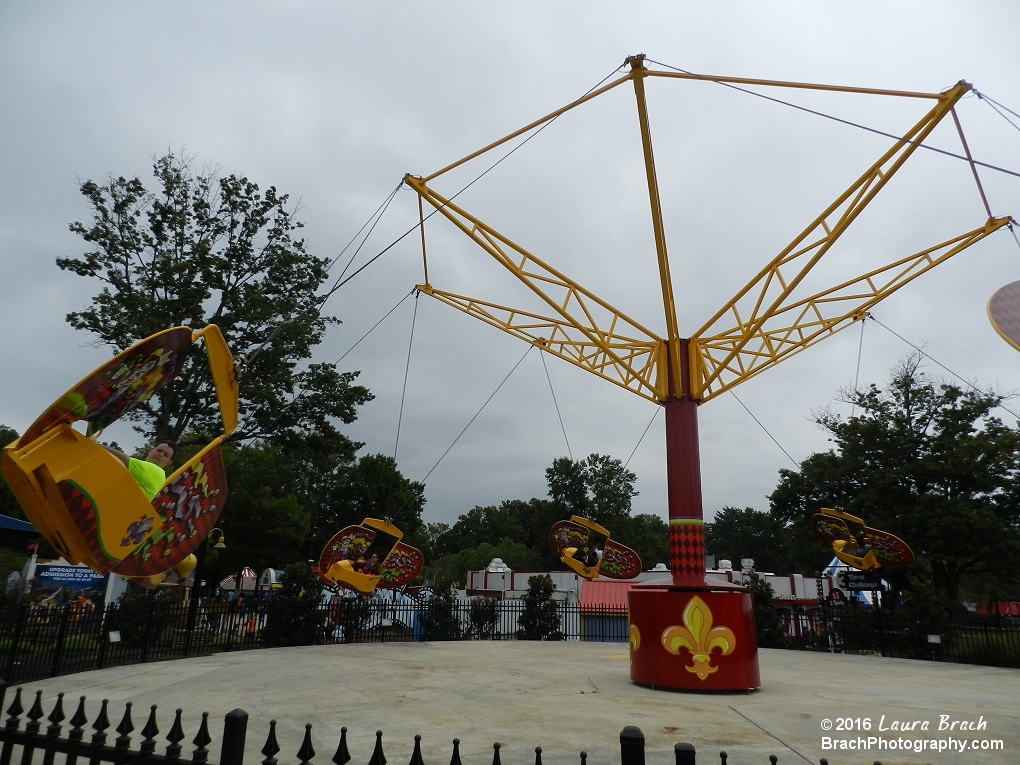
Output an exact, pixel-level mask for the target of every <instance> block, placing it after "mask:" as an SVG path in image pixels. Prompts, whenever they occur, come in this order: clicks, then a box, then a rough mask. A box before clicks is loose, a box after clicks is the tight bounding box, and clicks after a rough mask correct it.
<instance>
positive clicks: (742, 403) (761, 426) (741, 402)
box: [730, 389, 800, 468]
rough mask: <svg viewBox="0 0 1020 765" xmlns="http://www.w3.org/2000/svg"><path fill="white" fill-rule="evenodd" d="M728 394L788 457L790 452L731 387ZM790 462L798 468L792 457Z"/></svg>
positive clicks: (798, 465) (798, 464)
mask: <svg viewBox="0 0 1020 765" xmlns="http://www.w3.org/2000/svg"><path fill="white" fill-rule="evenodd" d="M730 395H731V396H733V398H736V399H737V403H738V404H740V405H741V406H742V407H744V411H745V412H747V413H748V414H749V415H751V419H752V420H754V421H755V422H757V423H758V427H760V428H761V429H762V430H764V431H765V435H766V436H768V437H769V438H771V439H772V442H773V443H774V444H775V445H776V446H778V447H779V448H780V449H781V450H782V452H783V454H785V455H786V456H787V457H790V453H789V452H788V451H786V449H783V445H782V444H781V443H779V442H778V441H777V440H776V437H775V436H774V435H772V434H771V433H769V429H768V428H766V427H765V426H764V425H762V423H761V420H759V419H758V418H757V417H755V416H754V413H753V412H752V411H751V410H750V409H748V408H747V406H746V405H745V404H744V402H743V401H741V400H740V399H739V398H737V394H736V393H734V392H733V390H732V389H730ZM790 462H792V463H793V464H794V465H795V466H796V467H798V468H799V467H800V463H799V462H797V460H795V459H794V458H793V457H790Z"/></svg>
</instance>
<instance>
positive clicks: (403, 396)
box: [393, 290, 421, 460]
mask: <svg viewBox="0 0 1020 765" xmlns="http://www.w3.org/2000/svg"><path fill="white" fill-rule="evenodd" d="M419 297H421V293H420V292H418V291H417V290H415V295H414V314H413V315H412V316H411V338H410V339H409V340H408V341H407V364H405V365H404V387H403V389H402V390H401V391H400V413H399V414H398V415H397V439H396V442H395V443H394V444H393V459H394V460H396V459H397V447H399V446H400V423H401V422H402V421H403V419H404V399H406V398H407V375H408V373H409V372H410V371H411V347H412V346H413V345H414V326H415V324H416V323H417V321H418V298H419Z"/></svg>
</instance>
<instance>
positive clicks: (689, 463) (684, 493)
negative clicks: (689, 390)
mask: <svg viewBox="0 0 1020 765" xmlns="http://www.w3.org/2000/svg"><path fill="white" fill-rule="evenodd" d="M664 406H665V409H666V495H667V498H668V507H669V570H670V571H672V572H673V583H674V584H678V585H699V584H701V585H703V584H704V583H705V531H704V523H705V515H704V510H703V508H702V504H701V456H700V453H699V451H698V405H697V403H696V402H694V401H691V400H690V399H671V400H670V401H667V402H666V403H665V405H664Z"/></svg>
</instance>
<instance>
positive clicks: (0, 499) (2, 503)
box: [0, 425, 25, 520]
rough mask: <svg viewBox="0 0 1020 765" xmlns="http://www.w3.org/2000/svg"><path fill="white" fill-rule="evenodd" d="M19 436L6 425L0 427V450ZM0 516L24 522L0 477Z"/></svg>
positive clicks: (16, 504)
mask: <svg viewBox="0 0 1020 765" xmlns="http://www.w3.org/2000/svg"><path fill="white" fill-rule="evenodd" d="M20 436H21V434H20V433H18V431H16V430H15V429H14V428H10V427H8V426H7V425H0V449H2V448H3V447H5V446H7V444H9V443H12V442H13V441H14V440H16V439H17V438H20ZM0 515H6V516H9V517H11V518H18V519H20V520H25V514H24V513H23V512H21V506H20V505H19V504H18V501H17V500H16V499H15V498H14V492H12V491H11V487H10V486H8V485H7V479H5V478H3V477H0Z"/></svg>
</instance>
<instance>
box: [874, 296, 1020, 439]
mask: <svg viewBox="0 0 1020 765" xmlns="http://www.w3.org/2000/svg"><path fill="white" fill-rule="evenodd" d="M868 318H869V319H871V320H872V321H874V322H875V323H876V324H878V326H880V327H882V328H883V329H885V330H886V331H888V332H890V333H892V334H894V335H896V337H898V338H899V339H900V340H902V341H903V342H905V343H906V344H907V345H909V346H910V347H911V348H913V349H914V350H915V351H917V352H918V353H920V354H921V355H922V356H924V357H925V358H926V359H928V360H929V361H932V362H934V363H935V364H937V365H938V366H940V367H942V368H943V369H944V370H946V371H947V372H949V374H951V375H952V376H953V377H955V378H956V379H957V380H959V381H960V382H962V383H963V384H964V385H966V386H967V387H968V388H970V389H971V390H973V391H974V392H975V393H980V394H981V395H982V396H986V395H988V393H987V391H983V390H981V389H980V388H979V387H978V386H976V385H975V384H974V383H972V382H971V381H970V380H966V379H964V378H963V377H961V376H960V375H958V374H956V372H954V371H953V370H952V369H950V368H949V367H947V366H946V365H945V364H943V363H942V362H941V361H939V360H938V359H936V358H934V357H933V356H931V355H930V354H928V353H926V352H925V351H924V350H922V349H921V348H920V347H919V346H917V345H914V344H913V343H912V342H910V341H909V340H907V338H905V337H903V335H901V334H899V333H898V332H895V331H894V330H892V329H890V328H889V327H887V326H886V325H885V324H883V323H882V322H880V321H879V320H878V319H876V318H875V317H874V316H872V315H871V314H870V313H869V314H868ZM998 406H999V408H1000V409H1003V410H1005V411H1007V412H1009V413H1010V414H1011V415H1013V416H1014V417H1016V418H1017V419H1018V420H1020V414H1017V413H1016V412H1014V411H1013V410H1012V409H1010V408H1009V407H1007V406H1005V405H1003V404H1001V403H1000V404H999V405H998Z"/></svg>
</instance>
